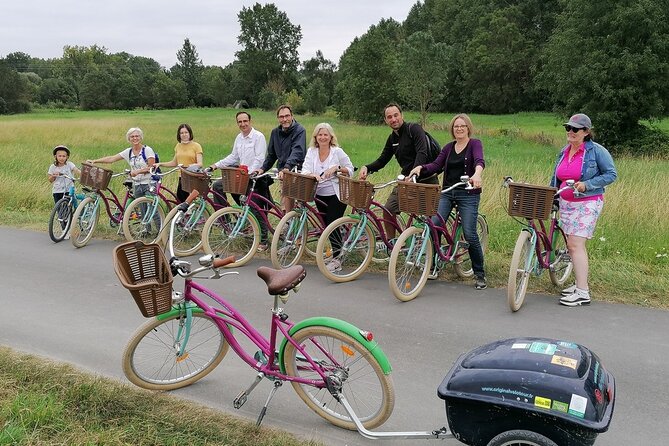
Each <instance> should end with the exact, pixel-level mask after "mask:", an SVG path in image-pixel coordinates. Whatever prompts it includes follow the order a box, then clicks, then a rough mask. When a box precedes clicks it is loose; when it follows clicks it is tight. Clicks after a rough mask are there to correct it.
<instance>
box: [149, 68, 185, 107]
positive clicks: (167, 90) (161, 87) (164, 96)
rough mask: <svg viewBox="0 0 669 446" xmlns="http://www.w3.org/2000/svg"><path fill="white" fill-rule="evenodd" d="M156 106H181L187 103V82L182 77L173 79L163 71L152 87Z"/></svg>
mask: <svg viewBox="0 0 669 446" xmlns="http://www.w3.org/2000/svg"><path fill="white" fill-rule="evenodd" d="M151 90H152V93H153V97H154V104H153V105H154V107H155V108H167V109H170V108H181V107H184V106H185V105H186V97H187V96H188V92H187V89H186V83H185V82H184V81H183V80H181V79H172V78H170V77H169V76H168V75H167V74H165V73H161V74H160V75H158V76H157V77H156V81H155V82H154V84H153V87H152V88H151Z"/></svg>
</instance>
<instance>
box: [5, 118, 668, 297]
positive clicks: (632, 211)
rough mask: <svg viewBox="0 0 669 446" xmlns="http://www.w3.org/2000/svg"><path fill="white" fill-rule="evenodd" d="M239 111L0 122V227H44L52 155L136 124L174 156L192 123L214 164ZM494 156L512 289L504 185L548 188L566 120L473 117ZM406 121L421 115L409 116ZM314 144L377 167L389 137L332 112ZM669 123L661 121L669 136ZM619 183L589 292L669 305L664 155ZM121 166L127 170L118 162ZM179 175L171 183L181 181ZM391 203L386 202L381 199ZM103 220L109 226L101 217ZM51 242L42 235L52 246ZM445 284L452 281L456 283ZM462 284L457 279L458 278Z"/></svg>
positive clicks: (76, 154) (599, 238) (611, 193)
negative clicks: (328, 143)
mask: <svg viewBox="0 0 669 446" xmlns="http://www.w3.org/2000/svg"><path fill="white" fill-rule="evenodd" d="M235 113H236V110H232V109H186V110H169V111H131V112H123V111H100V112H79V111H73V112H60V113H53V112H44V113H33V114H28V115H16V116H0V124H1V125H2V128H3V132H2V133H1V134H0V165H2V166H3V167H2V170H0V224H2V225H12V226H20V227H28V228H33V229H37V230H46V222H47V219H48V215H49V212H50V210H51V208H52V206H53V201H52V198H51V193H50V184H49V183H48V182H47V180H46V171H47V168H48V165H49V163H50V162H51V161H52V156H51V149H52V147H54V146H55V145H56V144H66V145H68V146H69V147H70V149H72V151H73V154H72V160H73V161H74V162H75V163H80V162H81V161H83V160H85V159H89V158H96V157H100V156H102V155H109V154H113V153H118V152H119V151H120V150H121V149H123V148H125V147H127V145H128V144H127V142H126V141H125V132H126V130H127V129H128V128H129V127H134V126H139V127H141V128H142V129H143V130H144V132H145V141H144V142H145V143H146V144H148V145H150V146H152V147H153V148H154V149H156V150H157V151H158V153H159V154H160V157H161V160H169V159H171V157H172V154H173V148H174V145H175V144H176V128H177V126H178V125H179V124H180V123H182V122H187V123H189V124H191V125H192V127H193V130H194V133H195V140H196V141H198V142H199V143H200V144H202V146H203V148H204V153H205V155H204V162H205V163H206V164H210V163H213V162H214V161H217V160H219V159H221V158H223V157H224V156H225V155H227V154H228V153H229V152H230V150H231V145H232V142H233V140H234V138H235V136H236V134H237V133H238V129H237V126H236V124H235V120H234V115H235ZM251 113H252V115H253V124H254V126H255V127H256V128H257V129H259V130H260V131H262V132H263V133H265V135H266V136H267V137H269V133H270V131H271V129H272V128H274V127H275V126H276V125H277V123H276V117H275V114H274V113H272V112H262V111H258V110H252V111H251ZM471 117H472V119H473V121H474V124H475V126H476V127H477V128H478V136H479V137H480V138H481V139H482V140H483V143H484V147H485V156H486V163H487V166H486V170H485V172H484V192H483V195H482V204H481V209H482V212H483V213H485V214H486V216H487V217H488V223H489V226H490V244H489V249H488V252H487V253H486V263H487V267H486V269H487V274H488V276H489V282H490V285H491V286H497V287H504V286H505V285H506V279H507V276H508V265H509V261H510V257H511V252H512V250H513V247H514V244H515V239H516V237H517V235H518V231H519V229H520V225H519V224H518V223H517V222H516V221H514V220H513V219H512V218H510V217H508V216H507V215H506V211H505V206H506V204H505V203H506V201H507V191H506V190H505V189H501V187H500V185H501V180H502V177H503V176H505V175H511V176H513V177H514V178H515V179H517V180H522V181H526V182H530V183H535V184H547V183H548V181H549V178H550V175H551V172H552V168H553V163H554V160H555V155H556V154H557V152H558V149H559V147H561V145H562V144H563V142H564V130H563V129H562V127H561V124H562V120H561V119H559V118H558V117H556V116H554V115H552V114H548V113H519V114H515V115H499V116H488V115H471ZM406 118H407V120H413V121H415V120H416V119H417V115H415V114H412V113H407V115H406ZM450 118H451V116H450V115H445V114H433V115H431V116H430V118H429V123H428V129H429V130H430V132H431V133H432V134H433V135H434V136H435V137H436V138H437V140H438V141H439V142H441V143H442V144H444V143H446V142H447V141H448V140H449V135H448V134H447V132H446V125H447V124H448V122H449V120H450ZM297 119H298V121H299V122H300V123H302V124H303V125H304V126H305V127H306V129H307V135H308V136H310V135H311V132H312V129H313V128H314V126H315V125H316V124H317V123H319V122H322V121H328V122H330V123H331V124H333V126H334V129H335V131H336V132H337V137H338V139H339V142H340V145H341V146H342V147H343V148H344V149H345V150H346V152H347V153H348V154H349V155H350V156H351V159H352V161H353V163H354V164H355V165H358V166H359V165H362V164H364V163H368V162H370V161H372V160H373V159H375V158H376V157H377V156H378V154H379V152H380V150H381V148H382V146H383V144H384V142H385V140H386V138H387V136H388V128H387V127H386V126H384V125H377V126H360V125H356V124H352V123H348V122H343V121H340V120H338V119H337V118H336V117H335V116H334V115H332V114H327V115H325V116H298V117H297ZM668 123H669V120H663V121H660V122H659V123H657V126H658V127H659V128H663V129H669V124H668ZM615 161H616V165H617V168H618V172H619V179H618V181H616V182H615V183H614V184H613V185H611V186H610V187H609V188H607V193H606V196H605V205H604V212H603V215H602V217H601V219H600V221H599V223H598V228H597V231H596V234H595V238H594V239H593V240H591V241H590V242H589V244H588V250H589V253H590V265H591V287H592V290H593V296H594V298H595V299H597V300H605V301H612V302H625V303H633V304H638V305H644V306H654V307H663V308H669V299H668V298H667V297H666V290H667V289H669V258H668V253H667V249H668V247H669V210H668V209H667V206H665V205H662V203H664V202H666V190H667V188H666V181H663V180H662V179H663V178H664V177H665V176H666V172H667V171H669V160H666V159H664V160H663V159H632V158H617V159H616V160H615ZM113 167H114V168H115V169H116V170H121V169H123V168H124V167H125V165H124V163H123V162H119V163H117V164H116V165H114V166H113ZM397 172H398V168H397V165H396V163H395V162H394V161H393V162H391V164H389V166H388V167H387V168H386V169H384V170H383V171H381V172H379V173H377V174H375V175H373V176H372V177H371V178H370V179H371V180H372V181H373V182H382V181H386V180H389V179H391V178H393V177H394V176H395V175H396V174H397ZM175 180H176V178H174V177H173V178H171V179H169V181H167V184H168V186H169V185H173V184H174V181H175ZM378 198H379V200H380V201H383V199H384V194H380V195H379V197H378ZM103 221H104V220H103ZM104 227H108V225H105V224H101V225H99V229H97V230H96V235H98V236H99V235H104V236H109V237H113V236H114V233H115V232H114V231H112V230H109V229H108V230H107V232H104V229H103V228H104ZM47 245H48V242H47V240H46V239H45V246H47ZM448 278H449V279H450V278H452V277H451V276H450V275H449V276H448ZM454 280H455V279H454ZM530 288H531V289H532V290H533V291H539V292H546V293H555V292H556V290H555V288H554V287H553V286H552V285H551V284H550V281H549V279H548V275H547V274H544V275H543V276H542V277H541V278H540V279H534V278H533V280H531V281H530Z"/></svg>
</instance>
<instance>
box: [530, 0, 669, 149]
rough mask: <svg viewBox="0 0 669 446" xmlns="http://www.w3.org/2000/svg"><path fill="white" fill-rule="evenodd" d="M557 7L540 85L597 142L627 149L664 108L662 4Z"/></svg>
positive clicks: (668, 52)
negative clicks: (586, 118)
mask: <svg viewBox="0 0 669 446" xmlns="http://www.w3.org/2000/svg"><path fill="white" fill-rule="evenodd" d="M561 4H562V6H563V12H562V14H561V15H560V16H559V18H558V25H557V28H556V30H555V32H554V33H553V35H552V36H551V38H550V40H549V43H548V45H547V47H546V49H545V53H544V56H545V65H544V67H543V70H542V72H541V73H540V75H539V77H538V82H539V83H540V85H541V86H542V87H543V88H544V89H545V91H546V92H548V94H549V96H550V97H551V99H552V100H553V101H554V102H555V104H556V107H557V109H558V110H559V111H560V112H562V113H563V114H564V115H565V116H568V115H569V114H571V113H576V112H584V113H587V114H588V115H590V117H591V118H592V119H593V123H594V124H595V126H596V130H597V133H598V139H599V140H601V141H602V142H603V143H604V144H605V145H607V146H609V147H610V148H612V149H615V148H616V147H617V146H618V147H622V146H625V145H626V140H627V139H631V138H633V137H637V136H639V135H638V132H639V131H640V130H642V128H641V127H640V124H639V120H642V119H654V118H659V117H661V116H662V115H663V113H666V110H667V106H669V83H668V82H667V79H669V17H668V14H669V7H668V5H667V1H666V0H663V1H661V2H657V1H653V0H638V1H635V2H623V1H619V0H602V1H598V2H585V3H583V2H578V1H575V0H563V1H562V3H561ZM665 150H666V147H665Z"/></svg>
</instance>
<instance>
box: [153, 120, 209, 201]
mask: <svg viewBox="0 0 669 446" xmlns="http://www.w3.org/2000/svg"><path fill="white" fill-rule="evenodd" d="M177 141H178V144H177V145H176V146H175V147H174V158H172V161H167V162H165V163H156V164H155V166H156V167H157V166H165V167H174V166H177V165H179V164H181V165H182V166H183V167H191V166H194V167H202V154H203V151H202V146H201V145H200V144H198V143H196V142H195V141H193V129H192V128H191V127H190V125H188V124H181V125H180V126H179V128H178V129H177ZM177 198H178V199H179V201H184V200H185V199H186V198H188V192H186V191H184V190H183V189H182V188H181V177H179V187H178V188H177Z"/></svg>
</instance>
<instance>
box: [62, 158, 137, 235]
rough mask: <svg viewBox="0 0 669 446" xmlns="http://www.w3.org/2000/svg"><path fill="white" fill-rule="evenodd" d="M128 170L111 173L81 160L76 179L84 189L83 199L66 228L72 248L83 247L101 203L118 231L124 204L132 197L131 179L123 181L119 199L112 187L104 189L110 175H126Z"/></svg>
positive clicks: (111, 176) (119, 230)
mask: <svg viewBox="0 0 669 446" xmlns="http://www.w3.org/2000/svg"><path fill="white" fill-rule="evenodd" d="M129 173H130V170H128V169H126V170H125V171H123V172H120V173H114V172H112V171H111V170H107V169H104V168H102V167H98V166H94V165H93V164H88V163H84V164H83V165H82V166H81V178H80V179H79V182H80V183H81V184H82V186H83V190H84V191H85V192H86V198H84V199H83V200H81V202H80V203H79V205H78V206H77V209H76V210H75V211H74V215H73V216H72V229H71V230H70V240H71V241H72V244H73V245H74V246H75V247H76V248H82V247H84V246H86V244H87V243H88V242H89V240H90V239H91V237H93V232H94V231H95V228H96V226H97V224H98V217H99V215H100V204H101V203H104V208H105V210H106V211H107V215H108V216H109V225H110V226H111V227H112V228H114V227H118V231H117V232H118V233H119V234H120V233H121V231H122V228H121V223H122V221H123V212H124V210H125V207H126V206H127V205H128V203H129V202H130V201H131V200H132V198H133V196H132V180H130V179H127V178H126V180H125V181H123V186H124V187H125V196H124V197H123V201H121V200H119V197H118V196H117V195H116V194H115V193H114V191H113V190H111V189H108V186H109V182H110V181H111V179H112V178H116V177H120V176H127V175H128V174H129Z"/></svg>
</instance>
